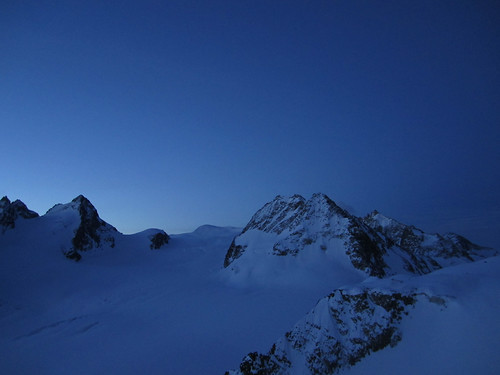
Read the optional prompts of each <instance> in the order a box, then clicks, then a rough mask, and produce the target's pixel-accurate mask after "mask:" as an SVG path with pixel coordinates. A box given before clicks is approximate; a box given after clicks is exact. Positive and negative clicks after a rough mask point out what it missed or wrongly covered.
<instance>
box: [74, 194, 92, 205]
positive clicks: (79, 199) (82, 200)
mask: <svg viewBox="0 0 500 375" xmlns="http://www.w3.org/2000/svg"><path fill="white" fill-rule="evenodd" d="M71 202H74V203H90V201H89V200H88V199H87V198H85V197H84V196H83V195H82V194H80V195H79V196H77V197H76V198H75V199H73V200H72V201H71Z"/></svg>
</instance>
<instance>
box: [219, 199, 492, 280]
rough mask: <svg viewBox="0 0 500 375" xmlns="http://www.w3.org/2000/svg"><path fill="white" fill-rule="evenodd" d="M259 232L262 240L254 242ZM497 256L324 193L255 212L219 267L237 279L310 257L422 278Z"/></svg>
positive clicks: (372, 271)
mask: <svg viewBox="0 0 500 375" xmlns="http://www.w3.org/2000/svg"><path fill="white" fill-rule="evenodd" d="M264 234H266V236H265V241H263V240H261V241H257V240H256V239H257V238H261V239H263V238H264V236H263V235H264ZM496 253H497V252H496V251H494V250H491V249H486V248H483V247H481V246H478V245H475V244H472V243H471V242H470V241H468V240H467V239H465V238H464V237H461V236H459V235H456V234H445V235H439V234H427V233H424V232H423V231H421V230H419V229H418V228H415V227H413V226H408V225H405V224H402V223H399V222H397V221H396V220H394V219H390V218H387V217H385V216H383V215H381V214H379V213H378V212H376V211H374V212H373V213H372V214H370V215H368V216H366V217H364V218H359V217H356V216H354V215H352V214H350V213H349V212H347V211H346V210H344V209H342V208H340V207H339V206H338V205H337V204H335V202H333V201H332V200H331V199H330V198H329V197H327V196H326V195H324V194H314V195H313V196H312V197H311V199H309V200H306V199H305V198H303V197H302V196H300V195H294V196H292V197H289V198H286V197H282V196H277V197H276V198H275V199H274V200H273V201H271V202H269V203H267V204H265V205H264V207H262V208H261V209H260V210H258V211H257V212H256V214H255V215H254V216H253V217H252V218H251V220H250V221H249V223H248V224H247V225H246V227H245V228H244V229H243V231H242V232H241V234H240V235H239V236H237V237H235V239H234V241H233V242H232V244H231V246H230V247H229V249H228V251H227V253H226V257H225V259H224V267H225V268H227V269H229V270H230V271H232V272H233V273H234V274H235V275H236V274H240V275H241V274H242V273H247V274H250V273H251V272H253V271H252V269H253V270H255V269H258V268H261V267H262V265H263V264H264V263H268V262H278V261H276V260H272V258H274V257H284V256H286V257H308V258H310V257H314V258H316V259H318V260H320V261H324V262H333V263H339V262H340V263H343V264H346V262H347V263H350V265H351V267H354V268H355V269H356V270H359V271H362V272H364V273H366V274H368V275H370V276H376V277H384V276H387V275H391V274H396V273H401V272H403V273H404V272H406V273H415V274H425V273H428V272H431V271H433V270H436V269H440V268H442V267H446V266H449V265H453V264H459V263H463V262H470V261H474V260H477V259H482V258H484V257H488V256H492V255H495V254H496ZM296 262H298V261H296ZM237 277H240V276H237Z"/></svg>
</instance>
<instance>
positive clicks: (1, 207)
mask: <svg viewBox="0 0 500 375" xmlns="http://www.w3.org/2000/svg"><path fill="white" fill-rule="evenodd" d="M35 217H38V214H37V213H36V212H34V211H31V210H29V209H28V207H26V205H25V204H24V203H23V202H21V201H20V200H19V199H17V200H15V201H14V202H11V201H10V199H9V198H7V197H6V196H4V197H3V198H2V199H0V226H1V227H3V229H2V231H3V232H4V231H5V230H6V229H9V228H10V229H12V228H14V227H15V225H16V220H17V219H18V218H23V219H33V218H35Z"/></svg>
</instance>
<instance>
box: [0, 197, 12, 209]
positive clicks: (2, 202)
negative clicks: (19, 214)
mask: <svg viewBox="0 0 500 375" xmlns="http://www.w3.org/2000/svg"><path fill="white" fill-rule="evenodd" d="M9 204H10V199H9V198H7V196H6V195H5V196H4V197H3V198H2V199H0V207H4V206H7V205H9Z"/></svg>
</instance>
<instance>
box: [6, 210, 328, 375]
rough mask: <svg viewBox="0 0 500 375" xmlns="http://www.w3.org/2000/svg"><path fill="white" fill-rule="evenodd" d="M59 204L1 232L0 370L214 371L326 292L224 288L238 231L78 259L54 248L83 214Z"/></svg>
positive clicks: (124, 243)
mask: <svg viewBox="0 0 500 375" xmlns="http://www.w3.org/2000/svg"><path fill="white" fill-rule="evenodd" d="M69 205H70V206H71V204H69ZM63 206H64V205H63ZM56 207H58V208H57V209H56V210H51V211H50V212H49V214H47V215H43V216H41V217H38V218H34V219H30V220H19V221H18V222H16V228H15V229H13V230H8V231H6V232H5V233H4V234H3V235H0V354H1V355H0V357H1V360H0V373H2V374H31V373H37V374H68V373H71V374H101V373H114V374H137V373H148V374H165V373H171V374H200V373H204V374H221V373H223V372H224V371H225V370H226V369H227V368H228V367H235V366H237V364H238V363H239V362H240V360H241V358H242V357H243V356H244V355H245V354H246V353H247V352H248V351H249V350H253V349H255V348H257V349H260V350H264V349H265V348H266V347H267V346H268V345H269V344H270V343H271V342H272V341H273V340H274V339H275V338H276V337H277V336H279V335H280V334H281V333H282V332H283V331H284V330H285V329H287V328H288V327H289V326H290V325H292V324H293V323H294V322H295V321H296V320H298V319H299V318H300V317H301V316H302V315H303V314H305V313H306V312H307V310H308V309H309V308H310V306H312V305H313V304H314V303H316V301H317V300H318V299H319V298H320V297H322V295H324V294H325V293H327V292H328V288H326V287H325V288H319V289H318V290H313V289H311V288H307V287H304V288H302V289H300V288H298V289H288V288H280V287H272V288H259V287H255V286H251V285H248V286H245V287H234V286H232V285H228V284H227V283H225V281H224V278H222V277H221V276H220V274H219V273H220V269H221V264H222V260H223V259H224V254H225V252H226V251H227V248H228V247H229V245H230V243H231V241H232V239H233V237H234V236H235V235H236V234H237V233H239V232H240V231H241V228H219V227H213V226H203V227H201V228H199V229H198V230H196V231H194V232H193V233H187V234H180V235H172V236H171V237H170V241H169V243H168V244H167V245H165V246H163V247H162V248H160V249H159V250H154V251H153V250H151V249H150V239H149V237H150V236H151V231H145V232H141V233H138V234H135V235H122V234H120V233H115V234H114V236H115V246H114V247H111V246H104V247H100V248H94V249H92V250H88V251H85V252H82V258H81V260H80V261H78V262H75V261H73V260H70V259H67V258H66V257H65V256H64V254H63V249H61V246H62V245H63V244H65V245H67V244H71V238H72V237H73V235H74V231H75V230H76V228H77V227H78V223H79V221H78V220H79V219H78V216H77V215H75V212H74V210H72V209H71V207H70V208H67V207H66V208H65V209H63V207H62V206H61V207H59V206H56ZM156 232H157V230H152V233H156Z"/></svg>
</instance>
